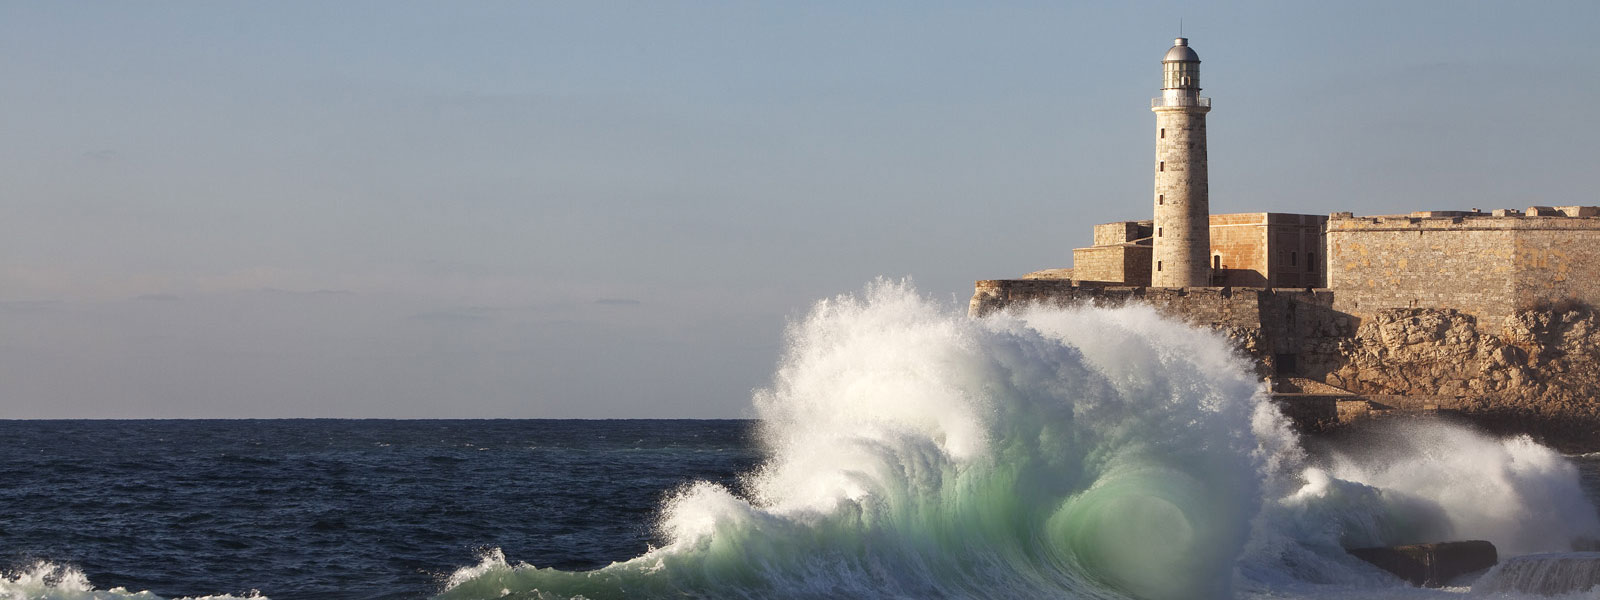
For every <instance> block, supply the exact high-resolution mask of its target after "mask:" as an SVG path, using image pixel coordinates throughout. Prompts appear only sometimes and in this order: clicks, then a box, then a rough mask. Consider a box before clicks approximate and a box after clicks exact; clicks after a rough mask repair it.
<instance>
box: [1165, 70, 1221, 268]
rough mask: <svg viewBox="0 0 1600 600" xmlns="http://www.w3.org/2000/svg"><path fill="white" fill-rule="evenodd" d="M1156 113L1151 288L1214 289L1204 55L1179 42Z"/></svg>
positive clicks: (1209, 104)
mask: <svg viewBox="0 0 1600 600" xmlns="http://www.w3.org/2000/svg"><path fill="white" fill-rule="evenodd" d="M1161 66H1162V71H1163V72H1164V76H1163V83H1162V85H1161V97H1159V98H1154V99H1152V100H1151V101H1150V110H1152V111H1155V113H1156V164H1155V168H1156V192H1155V196H1156V197H1155V201H1156V215H1155V232H1154V235H1155V237H1154V239H1153V240H1152V242H1153V244H1152V245H1153V246H1154V248H1153V250H1154V252H1152V254H1154V256H1153V257H1152V258H1151V260H1152V261H1154V262H1153V263H1152V264H1151V265H1150V285H1151V287H1196V286H1209V285H1211V260H1210V255H1211V216H1210V213H1211V199H1210V192H1209V191H1208V190H1207V184H1206V181H1207V178H1206V113H1208V112H1211V99H1210V98H1202V97H1200V55H1198V54H1195V53H1194V50H1191V49H1190V48H1189V40H1188V39H1187V38H1178V39H1177V40H1176V41H1175V42H1174V43H1173V46H1172V49H1171V50H1168V51H1167V57H1166V58H1165V59H1162V61H1161Z"/></svg>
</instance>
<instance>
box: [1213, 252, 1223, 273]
mask: <svg viewBox="0 0 1600 600" xmlns="http://www.w3.org/2000/svg"><path fill="white" fill-rule="evenodd" d="M1211 269H1212V270H1214V271H1221V270H1222V255H1221V254H1218V255H1216V256H1213V257H1211Z"/></svg>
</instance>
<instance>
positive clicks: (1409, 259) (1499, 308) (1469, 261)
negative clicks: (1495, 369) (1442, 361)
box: [1327, 217, 1516, 327]
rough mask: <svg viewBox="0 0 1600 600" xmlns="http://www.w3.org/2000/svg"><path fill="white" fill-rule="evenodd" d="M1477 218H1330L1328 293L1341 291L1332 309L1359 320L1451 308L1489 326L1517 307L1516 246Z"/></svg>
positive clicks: (1505, 234) (1507, 235)
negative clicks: (1385, 312)
mask: <svg viewBox="0 0 1600 600" xmlns="http://www.w3.org/2000/svg"><path fill="white" fill-rule="evenodd" d="M1479 220H1480V219H1470V220H1469V219H1462V218H1406V217H1399V218H1390V217H1382V218H1356V219H1330V220H1329V221H1328V234H1327V235H1328V287H1329V288H1332V289H1334V290H1337V292H1338V297H1337V299H1336V300H1335V303H1336V306H1337V308H1338V309H1339V310H1342V311H1344V312H1347V313H1349V314H1351V315H1355V316H1356V317H1358V318H1366V317H1370V316H1371V315H1373V314H1376V313H1377V311H1380V310H1383V309H1389V308H1454V309H1457V310H1460V311H1462V312H1465V313H1468V314H1472V315H1475V316H1478V317H1479V318H1480V321H1481V322H1483V323H1484V324H1485V325H1489V326H1490V327H1494V326H1495V325H1493V324H1494V323H1498V322H1499V321H1502V320H1504V318H1505V316H1506V315H1508V314H1509V313H1510V310H1511V308H1512V305H1513V304H1514V303H1515V293H1514V289H1515V287H1514V286H1513V285H1512V282H1513V275H1514V261H1513V258H1514V255H1515V248H1516V244H1515V241H1514V234H1513V232H1512V230H1509V229H1506V228H1499V227H1483V226H1479V225H1480V224H1478V223H1476V221H1479ZM1469 224H1470V226H1469Z"/></svg>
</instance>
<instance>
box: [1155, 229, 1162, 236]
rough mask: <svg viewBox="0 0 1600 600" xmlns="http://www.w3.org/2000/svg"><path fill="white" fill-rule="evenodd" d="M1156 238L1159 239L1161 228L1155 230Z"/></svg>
mask: <svg viewBox="0 0 1600 600" xmlns="http://www.w3.org/2000/svg"><path fill="white" fill-rule="evenodd" d="M1156 237H1161V228H1160V227H1157V228H1156Z"/></svg>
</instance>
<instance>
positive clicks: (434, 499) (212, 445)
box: [0, 420, 1600, 600]
mask: <svg viewBox="0 0 1600 600" xmlns="http://www.w3.org/2000/svg"><path fill="white" fill-rule="evenodd" d="M754 427H755V423H754V422H751V421H547V420H515V421H511V420H507V421H467V420H451V421H381V420H265V421H254V420H245V421H0V440H3V442H0V482H4V483H3V485H0V567H3V568H5V569H7V570H8V571H10V572H12V573H18V572H26V571H28V570H29V569H30V568H32V567H31V566H32V565H35V564H36V563H38V562H39V561H46V562H48V563H50V564H54V565H66V566H70V567H72V568H75V569H77V570H80V571H82V572H83V573H84V574H85V575H87V578H88V580H89V582H90V583H92V585H93V586H95V587H96V588H97V589H101V590H104V589H108V588H113V587H125V588H128V589H129V590H132V591H137V590H150V591H151V592H153V593H155V594H157V595H159V596H161V597H166V598H177V597H183V596H199V595H207V594H235V595H242V594H244V593H246V592H248V591H250V590H259V591H260V592H261V593H262V594H265V595H267V596H270V597H271V598H274V599H276V600H285V599H289V600H292V599H299V598H319V599H341V598H426V597H428V596H431V595H433V594H435V593H437V592H439V591H441V589H442V587H443V581H444V579H445V578H446V577H447V576H449V575H450V574H451V573H452V572H455V571H456V570H457V569H459V568H461V567H465V566H470V565H474V564H476V563H478V562H479V557H480V555H481V554H482V553H483V552H484V551H486V550H488V549H492V548H499V549H503V550H504V552H505V554H506V556H508V557H510V558H511V560H512V561H514V562H524V561H525V562H529V563H533V564H536V565H539V566H542V567H546V566H548V567H556V568H560V569H563V570H585V569H591V568H596V567H600V566H603V565H605V564H608V563H610V562H612V561H619V560H625V559H628V558H632V557H635V556H638V555H639V554H641V553H643V552H644V551H645V550H646V549H647V548H648V546H649V545H650V544H651V543H652V542H656V543H659V540H653V539H652V535H653V530H652V524H653V520H654V517H655V515H656V512H657V510H658V509H659V507H660V505H661V501H662V499H663V498H664V497H665V496H666V495H667V494H670V493H671V492H672V491H673V490H675V489H677V488H678V487H679V486H681V485H684V484H686V483H689V482H692V481H697V480H704V481H711V482H716V483H720V484H723V485H727V486H729V487H730V488H731V489H735V490H737V489H739V482H738V475H739V474H742V473H747V472H750V471H751V470H752V469H754V468H755V467H756V465H757V463H758V461H759V460H760V459H761V457H760V456H759V454H758V451H757V450H756V448H755V444H754V440H753V437H752V435H753V431H754ZM1575 460H1576V462H1577V463H1578V466H1579V468H1580V469H1581V470H1582V471H1583V483H1584V486H1585V487H1586V489H1587V492H1588V495H1589V496H1590V498H1600V456H1593V455H1591V456H1586V457H1579V458H1576V459H1575ZM13 577H14V575H13Z"/></svg>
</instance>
